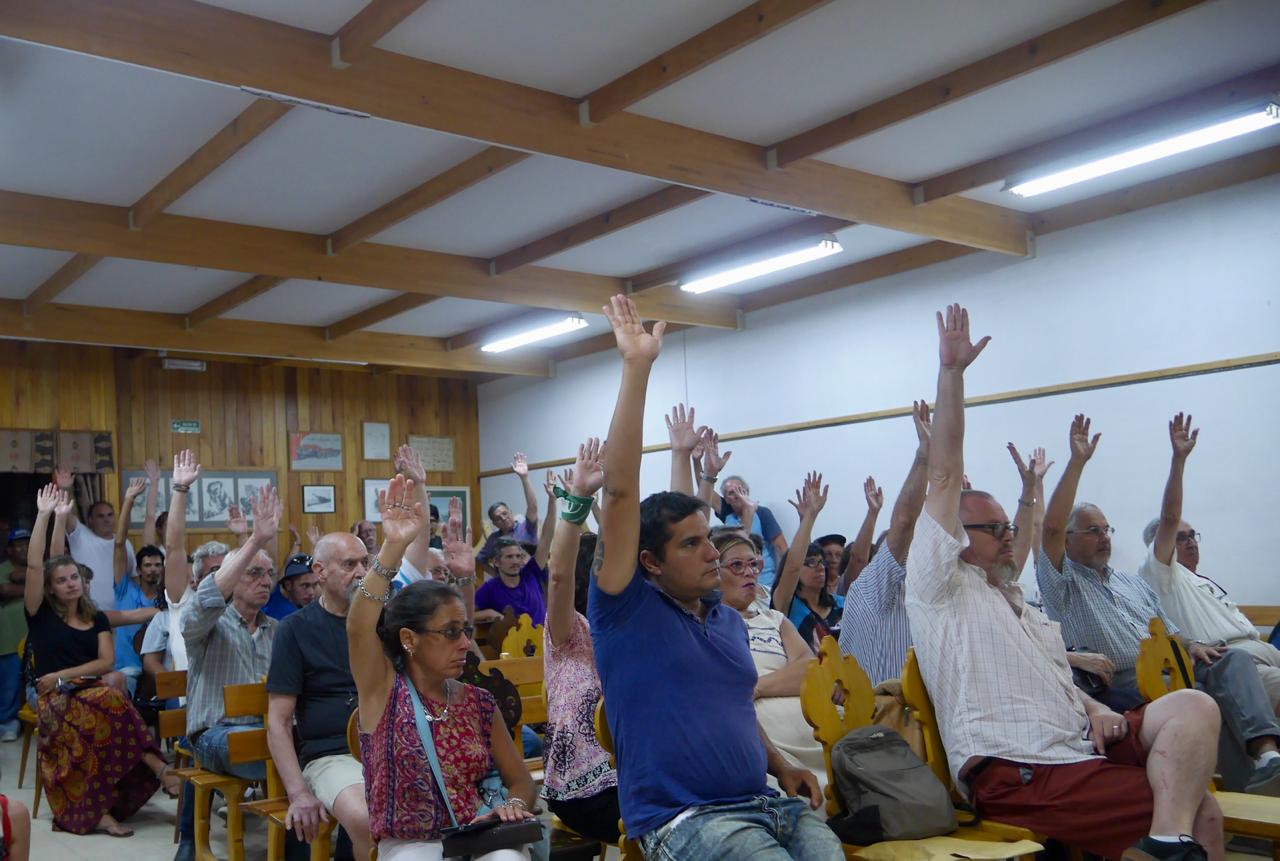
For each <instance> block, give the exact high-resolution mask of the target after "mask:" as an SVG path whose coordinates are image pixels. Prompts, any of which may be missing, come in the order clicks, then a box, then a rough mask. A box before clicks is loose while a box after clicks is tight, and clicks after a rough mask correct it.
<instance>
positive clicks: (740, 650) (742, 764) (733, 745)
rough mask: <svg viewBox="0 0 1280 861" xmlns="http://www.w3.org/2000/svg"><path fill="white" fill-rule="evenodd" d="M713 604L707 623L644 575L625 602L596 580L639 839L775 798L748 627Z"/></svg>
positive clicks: (612, 702) (600, 666) (629, 803)
mask: <svg viewBox="0 0 1280 861" xmlns="http://www.w3.org/2000/svg"><path fill="white" fill-rule="evenodd" d="M703 602H704V603H705V604H706V605H707V607H706V610H707V612H706V618H705V620H700V619H698V617H697V616H695V615H693V614H692V613H690V612H689V611H688V610H686V609H685V608H684V607H682V606H680V605H679V604H677V603H676V602H675V601H673V600H672V599H671V598H669V597H668V596H667V595H666V594H664V593H663V592H662V591H661V590H659V589H658V588H657V587H656V586H653V585H652V584H650V583H649V582H648V581H647V580H646V579H645V578H644V577H643V576H642V575H640V574H639V573H637V574H636V575H635V577H634V578H632V580H631V584H630V585H629V586H627V588H626V589H625V590H624V591H623V592H622V594H620V595H609V594H607V593H605V592H603V591H601V590H600V588H599V586H598V585H597V584H596V580H595V578H594V577H593V578H591V588H590V593H589V598H588V605H587V613H588V616H589V619H590V622H591V638H592V641H593V643H594V647H595V658H596V669H597V670H598V671H599V673H600V683H601V687H602V688H603V690H604V702H605V712H606V714H607V716H608V718H609V729H610V730H611V732H612V735H613V741H614V748H615V750H614V753H615V755H616V757H617V763H618V774H619V780H618V805H619V807H620V808H621V810H622V821H623V823H624V824H625V825H626V829H627V836H629V837H633V838H639V837H641V836H643V835H644V834H647V833H649V832H650V831H653V830H654V829H656V828H659V827H660V826H662V825H663V824H665V823H666V822H669V821H670V820H671V819H673V818H674V817H675V816H676V815H678V814H679V813H680V812H681V811H682V810H685V809H686V808H689V807H700V806H704V805H717V804H734V803H737V802H741V801H746V800H748V799H750V798H752V797H755V796H760V795H773V794H775V793H773V792H772V791H770V790H769V789H768V787H767V785H766V783H765V771H766V765H767V764H766V760H765V752H764V745H763V743H762V742H761V741H760V735H759V731H758V730H757V728H756V711H755V707H754V705H753V703H752V700H751V692H752V690H753V689H754V688H755V684H756V679H757V674H756V667H755V662H754V661H753V660H752V659H751V652H750V650H749V649H748V648H747V626H746V623H744V622H743V621H742V617H741V616H740V615H738V612H737V611H736V610H734V609H733V608H732V607H726V606H724V605H723V604H721V603H720V596H719V593H712V595H711V596H709V597H707V598H704V599H703Z"/></svg>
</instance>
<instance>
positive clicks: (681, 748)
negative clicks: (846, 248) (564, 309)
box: [588, 296, 840, 861]
mask: <svg viewBox="0 0 1280 861" xmlns="http://www.w3.org/2000/svg"><path fill="white" fill-rule="evenodd" d="M611 302H612V305H611V306H610V307H606V308H605V313H606V315H607V316H608V318H609V324H610V326H611V327H612V328H613V332H614V335H615V337H616V339H617V343H618V351H619V352H620V353H621V354H622V359H623V363H622V383H621V386H620V389H619V392H618V401H617V406H616V408H615V410H614V414H613V421H612V424H611V425H610V427H609V445H608V449H607V451H606V455H605V472H604V476H605V485H604V490H605V504H604V508H605V518H604V522H603V524H602V530H603V531H602V534H601V537H600V540H601V541H602V542H604V548H605V549H604V562H603V564H602V565H601V567H600V570H599V574H598V577H597V578H596V579H595V580H593V581H592V583H591V586H590V594H589V598H588V617H589V619H590V623H591V636H592V639H593V646H594V650H595V657H596V668H597V670H598V671H599V673H600V681H601V686H602V689H603V691H604V703H605V710H606V712H607V714H608V720H609V727H610V730H611V732H612V735H613V740H614V745H615V752H616V755H617V763H618V781H619V782H618V801H619V807H620V808H621V810H622V818H623V821H624V823H625V825H626V831H627V834H628V836H630V837H632V838H634V839H636V840H638V841H639V843H640V845H641V848H642V849H643V851H644V854H645V856H646V857H649V858H664V859H669V861H682V859H690V861H693V859H696V861H717V859H726V861H727V859H739V858H753V857H782V855H781V853H782V852H785V853H786V854H787V855H788V856H790V857H791V858H795V859H806V861H807V859H815V861H816V859H823V861H826V859H831V858H838V857H840V845H839V841H838V840H837V839H836V837H835V834H834V833H832V831H831V829H829V828H828V827H827V826H826V823H824V822H823V820H822V819H821V817H819V816H818V815H817V814H815V813H814V812H813V809H812V808H816V807H817V806H818V805H819V804H820V799H821V796H820V794H819V792H818V781H817V778H815V777H814V776H813V774H812V773H810V772H808V771H805V770H804V769H799V768H796V767H794V766H792V765H791V764H790V763H788V762H787V761H786V760H785V759H784V758H783V757H782V755H781V754H779V753H778V751H777V750H775V749H774V748H773V746H772V745H771V744H769V742H768V739H767V738H766V737H765V736H764V733H763V731H762V730H761V729H760V725H759V723H758V722H757V721H756V715H755V709H754V707H753V701H752V696H753V691H754V689H755V685H756V681H757V678H758V676H757V673H756V669H755V662H754V661H752V659H751V652H750V650H749V648H748V647H747V626H746V624H745V623H744V622H743V621H742V617H741V616H740V615H739V614H738V613H737V612H736V611H734V610H733V609H732V608H731V607H726V606H724V605H723V604H722V603H720V595H719V592H718V591H717V587H718V586H719V584H720V575H719V554H718V553H717V552H716V549H715V547H714V546H713V545H712V544H711V541H710V537H709V536H710V532H711V529H710V526H709V524H708V523H707V514H706V504H705V503H704V502H702V501H701V500H698V499H694V498H693V497H690V496H687V495H685V494H682V493H672V492H665V493H657V494H654V495H652V496H650V497H648V498H647V499H645V500H644V502H643V504H642V503H641V502H640V452H641V438H640V433H641V425H642V424H643V418H644V401H645V389H646V388H647V386H648V380H649V371H650V369H651V367H652V365H653V362H654V360H655V359H656V358H657V357H658V353H659V351H660V350H661V346H662V330H663V329H664V328H665V324H663V323H657V324H655V325H654V327H653V333H652V334H650V333H648V332H646V331H645V330H644V327H643V326H642V325H641V323H640V319H639V317H638V316H637V314H636V309H635V303H634V302H633V301H632V300H631V299H629V298H627V297H626V296H615V297H613V298H612V300H611ZM641 572H643V573H641ZM641 646H643V648H641ZM708 704H712V707H709V706H708ZM672 715H679V716H680V717H679V723H678V730H679V731H678V732H676V731H673V730H672V728H673V724H672ZM766 770H767V771H768V773H770V774H773V775H774V776H776V777H777V778H778V782H779V784H780V785H781V787H782V788H783V789H784V790H785V791H786V792H787V793H788V794H789V795H794V794H795V793H796V792H798V791H803V792H804V794H805V796H806V797H807V800H806V799H802V798H778V797H777V796H776V795H774V793H773V791H772V790H770V789H769V788H768V785H767V784H766V782H765V773H766ZM770 853H772V854H770Z"/></svg>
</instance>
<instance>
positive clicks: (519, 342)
mask: <svg viewBox="0 0 1280 861" xmlns="http://www.w3.org/2000/svg"><path fill="white" fill-rule="evenodd" d="M586 327H587V321H586V320H584V319H583V318H582V315H581V314H574V315H572V316H570V317H565V318H564V319H563V320H561V321H560V322H558V323H552V324H550V325H548V326H539V327H538V328H536V329H530V330H529V331H527V332H521V333H520V334H518V335H511V336H510V337H507V338H499V339H498V340H496V341H490V342H489V343H487V344H485V345H484V346H483V347H481V348H480V350H481V352H484V353H505V352H506V351H507V350H514V349H515V348H516V347H523V346H525V345H526V344H532V343H534V342H535V341H545V340H546V339H547V338H554V337H555V336H556V335H563V334H565V333H567V332H576V331H578V330H579V329H585V328H586Z"/></svg>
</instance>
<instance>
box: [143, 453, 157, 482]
mask: <svg viewBox="0 0 1280 861" xmlns="http://www.w3.org/2000/svg"><path fill="white" fill-rule="evenodd" d="M142 471H143V472H145V473H146V474H147V480H148V481H150V482H151V486H152V487H159V486H160V464H158V463H156V462H155V460H153V459H152V458H147V459H146V460H144V461H143V462H142Z"/></svg>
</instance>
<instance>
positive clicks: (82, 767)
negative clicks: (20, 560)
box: [24, 484, 181, 837]
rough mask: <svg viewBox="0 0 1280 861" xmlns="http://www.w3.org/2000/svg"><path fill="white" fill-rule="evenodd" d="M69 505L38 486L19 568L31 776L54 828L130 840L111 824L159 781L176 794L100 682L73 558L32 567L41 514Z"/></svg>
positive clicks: (137, 721) (92, 612)
mask: <svg viewBox="0 0 1280 861" xmlns="http://www.w3.org/2000/svg"><path fill="white" fill-rule="evenodd" d="M70 504H71V502H70V500H69V499H68V498H67V497H66V495H65V494H64V493H61V492H60V491H58V490H57V488H55V487H54V486H53V485H52V484H51V485H48V486H46V487H44V488H43V489H41V491H40V493H39V495H38V496H37V497H36V508H37V512H38V513H37V516H36V524H35V530H34V537H33V538H32V540H31V543H30V549H29V556H28V563H27V580H26V584H25V589H26V594H25V597H24V602H25V606H26V612H27V627H28V629H29V631H30V633H29V634H28V638H27V654H28V655H29V656H30V660H31V661H32V663H33V669H32V680H33V683H34V688H35V690H34V694H35V698H34V702H33V703H32V708H33V709H34V710H35V712H36V714H37V715H38V719H39V726H38V731H39V733H40V756H39V757H38V759H37V768H38V769H39V771H40V774H39V778H38V779H39V780H40V781H41V783H43V785H44V788H45V794H46V796H47V797H48V799H49V806H50V807H51V808H52V809H53V821H54V825H55V826H56V827H57V828H59V829H61V830H63V831H70V832H72V833H74V834H89V833H105V834H109V835H111V836H113V837H129V836H130V835H132V834H133V831H131V830H130V829H128V828H126V827H125V826H123V825H121V824H120V820H121V819H127V818H128V817H130V816H132V815H133V814H134V813H136V812H137V811H138V809H139V808H141V807H142V805H143V804H145V803H146V801H147V799H148V798H150V797H151V796H152V795H153V794H154V793H155V791H156V789H157V788H159V787H160V786H162V785H163V786H164V788H165V791H166V792H168V793H171V794H172V795H174V796H176V795H177V792H178V789H179V788H180V786H181V782H180V781H179V779H178V777H177V775H175V774H173V773H172V772H171V771H169V769H168V766H167V765H166V763H165V761H164V759H163V758H162V757H161V755H160V749H159V748H158V747H156V743H155V741H154V740H153V739H152V737H151V733H150V731H148V729H147V726H146V724H145V723H143V721H142V717H141V716H140V715H139V714H138V712H137V710H136V709H134V707H133V703H131V702H130V701H129V699H128V697H126V696H125V695H124V694H123V693H122V692H121V690H120V687H121V686H122V685H119V686H117V685H111V684H104V681H105V680H106V678H107V677H109V676H111V675H113V673H112V666H113V665H114V661H115V655H114V654H113V653H114V651H115V649H114V646H113V643H112V638H111V630H110V627H109V625H108V624H107V619H106V616H105V615H103V613H102V612H101V611H99V610H98V609H97V608H96V607H94V605H93V602H92V601H91V600H90V599H89V596H88V594H87V592H86V591H85V589H84V586H83V584H82V583H81V579H80V572H79V569H78V568H77V566H76V563H75V561H74V560H73V559H71V557H69V556H54V557H53V558H51V559H49V561H47V562H44V563H42V562H41V558H42V557H43V556H44V544H45V540H44V536H45V535H46V534H47V529H48V525H49V515H50V514H51V513H52V512H53V510H54V507H55V506H57V505H70ZM117 675H118V674H117Z"/></svg>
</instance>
